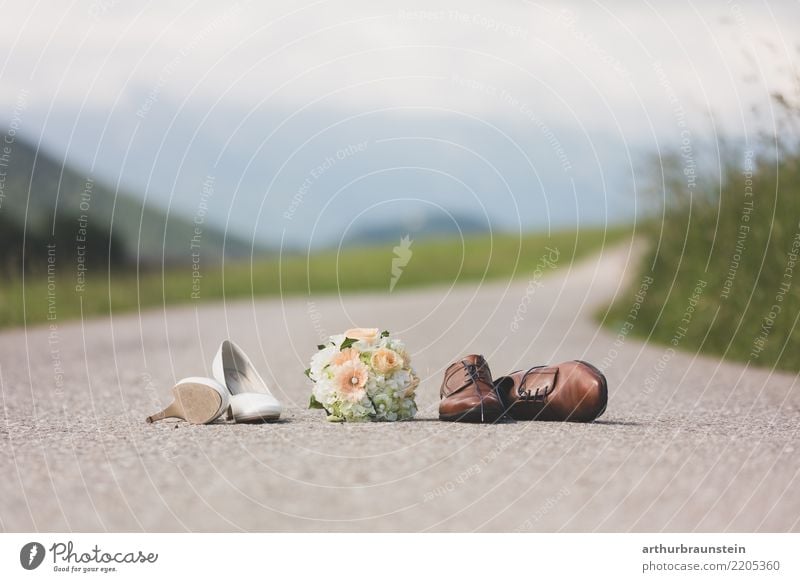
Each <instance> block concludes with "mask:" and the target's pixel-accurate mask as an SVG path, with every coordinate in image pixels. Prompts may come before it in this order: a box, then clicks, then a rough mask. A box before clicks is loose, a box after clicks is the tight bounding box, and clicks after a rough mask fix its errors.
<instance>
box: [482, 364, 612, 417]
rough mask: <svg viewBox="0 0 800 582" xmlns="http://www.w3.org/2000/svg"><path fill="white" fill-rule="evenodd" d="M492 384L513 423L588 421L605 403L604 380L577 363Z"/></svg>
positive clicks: (518, 374)
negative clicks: (528, 421)
mask: <svg viewBox="0 0 800 582" xmlns="http://www.w3.org/2000/svg"><path fill="white" fill-rule="evenodd" d="M494 385H495V388H496V389H497V392H498V394H500V397H501V398H502V399H503V404H504V405H505V407H506V413H507V414H508V415H509V416H510V417H511V418H514V419H516V420H561V421H564V420H568V421H572V422H590V421H592V420H594V419H595V418H597V417H598V416H600V415H601V414H603V413H604V412H605V410H606V404H607V403H608V383H607V382H606V377H605V376H604V375H603V373H602V372H601V371H600V370H598V369H597V368H595V367H594V366H592V365H591V364H588V363H586V362H582V361H579V360H573V361H571V362H564V363H563V364H558V365H556V366H536V367H534V368H531V369H530V370H521V371H519V372H514V373H512V374H510V375H508V376H503V377H501V378H498V379H497V380H496V381H495V383H494Z"/></svg>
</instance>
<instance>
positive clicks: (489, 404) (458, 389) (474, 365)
mask: <svg viewBox="0 0 800 582" xmlns="http://www.w3.org/2000/svg"><path fill="white" fill-rule="evenodd" d="M439 395H440V397H441V399H442V401H441V402H440V403H439V420H448V421H458V422H494V421H495V420H497V419H498V418H500V417H501V416H503V403H502V402H501V401H500V398H499V397H498V395H497V392H496V391H495V389H494V386H493V384H492V372H491V370H489V365H488V364H487V363H486V360H485V359H484V357H483V356H478V355H470V356H466V357H465V358H464V359H462V360H460V361H458V362H454V363H453V364H450V366H449V367H448V368H447V370H445V373H444V381H443V382H442V387H441V390H440V391H439Z"/></svg>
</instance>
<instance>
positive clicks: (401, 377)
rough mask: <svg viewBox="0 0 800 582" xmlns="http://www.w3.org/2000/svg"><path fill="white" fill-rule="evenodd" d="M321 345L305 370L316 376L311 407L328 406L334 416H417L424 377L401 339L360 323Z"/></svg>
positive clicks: (330, 417) (330, 416)
mask: <svg viewBox="0 0 800 582" xmlns="http://www.w3.org/2000/svg"><path fill="white" fill-rule="evenodd" d="M317 348H318V350H319V351H317V353H316V354H314V356H313V357H312V358H311V367H310V368H309V369H308V370H306V375H307V376H308V377H309V378H310V379H311V380H312V381H313V382H314V388H313V389H312V391H311V402H310V404H309V408H321V409H324V410H325V412H327V413H328V420H330V421H333V422H343V421H351V422H352V421H355V422H358V421H370V420H376V421H380V420H388V421H394V420H408V419H410V418H414V415H415V414H416V413H417V405H416V403H415V402H414V391H415V390H416V389H417V385H418V384H419V378H418V377H417V376H416V374H414V370H412V369H411V359H410V357H409V355H408V352H406V349H405V344H403V342H402V341H400V340H398V339H394V338H392V337H390V334H389V332H388V331H384V332H382V333H380V332H379V331H378V330H377V329H370V328H355V329H348V330H347V331H346V332H344V333H343V334H340V335H332V336H331V337H330V339H329V340H328V342H327V343H325V344H322V345H319V346H317Z"/></svg>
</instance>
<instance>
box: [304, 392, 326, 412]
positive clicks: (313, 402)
mask: <svg viewBox="0 0 800 582" xmlns="http://www.w3.org/2000/svg"><path fill="white" fill-rule="evenodd" d="M308 407H309V408H311V409H313V410H325V407H324V406H322V403H321V402H320V401H319V400H317V399H316V398H314V395H313V394H312V395H311V398H310V399H309V401H308Z"/></svg>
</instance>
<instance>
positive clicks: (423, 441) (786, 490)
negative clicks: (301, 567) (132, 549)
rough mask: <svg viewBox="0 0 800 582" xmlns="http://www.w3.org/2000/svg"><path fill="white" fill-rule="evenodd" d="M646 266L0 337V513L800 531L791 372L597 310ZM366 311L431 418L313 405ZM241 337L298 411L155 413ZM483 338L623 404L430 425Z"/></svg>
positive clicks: (266, 525)
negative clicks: (191, 419) (604, 386)
mask: <svg viewBox="0 0 800 582" xmlns="http://www.w3.org/2000/svg"><path fill="white" fill-rule="evenodd" d="M630 259H631V257H630V249H629V248H627V247H626V248H616V249H611V250H606V251H605V252H604V253H603V254H602V255H601V256H600V257H599V258H595V259H592V260H589V261H587V262H584V263H581V264H577V265H571V266H568V265H564V266H563V267H561V268H560V269H559V270H557V271H555V273H554V274H552V275H550V276H541V275H543V273H541V272H539V273H537V272H536V270H535V269H536V267H535V265H530V266H527V268H528V271H529V272H530V277H529V278H526V277H525V276H523V277H522V278H519V279H515V280H514V281H513V282H508V281H504V282H491V283H487V284H482V285H475V286H459V287H455V288H452V289H451V288H446V287H444V288H442V287H437V288H429V289H422V290H416V291H412V292H405V293H401V292H395V293H391V294H390V293H388V291H387V292H386V293H381V294H368V295H349V296H343V297H338V296H327V297H314V298H313V299H312V300H309V299H308V298H304V297H294V298H289V299H286V300H280V299H277V300H275V299H269V300H259V301H256V302H252V301H242V302H235V303H234V302H228V303H214V304H195V305H190V306H185V307H177V308H170V309H168V310H166V311H163V310H162V311H159V310H156V311H148V312H143V313H142V314H132V315H131V314H126V315H121V316H115V317H113V318H110V319H101V320H91V321H86V322H80V321H78V322H70V323H63V324H62V323H57V326H56V327H55V328H54V329H49V328H48V327H47V326H45V327H42V326H39V327H36V328H30V329H28V330H27V331H25V330H12V331H6V332H3V333H2V334H0V354H2V357H0V389H1V395H2V404H3V414H4V416H3V419H2V421H0V442H1V443H2V447H0V474H2V476H3V478H2V479H1V480H0V530H3V531H27V530H40V531H59V532H60V531H105V530H109V531H184V530H190V531H238V530H248V531H249V530H259V531H275V530H278V531H420V530H426V531H442V530H443V531H474V530H479V531H714V532H717V531H797V530H799V529H800V526H798V520H799V519H800V517H799V516H800V495H798V494H797V489H798V487H797V485H798V468H800V450H798V449H800V447H799V446H798V444H797V437H798V427H800V390H798V388H797V386H796V385H795V383H796V377H795V376H793V375H790V374H778V373H771V372H770V371H769V370H764V369H752V368H751V369H747V368H745V367H744V366H741V365H738V364H733V363H721V362H719V361H718V360H716V359H713V358H707V357H699V356H698V357H696V356H695V355H694V354H691V353H683V352H679V351H677V352H674V353H673V352H671V351H669V350H668V349H667V348H666V347H664V346H660V345H655V344H646V343H643V342H641V341H638V340H634V339H633V338H632V337H631V336H630V335H629V334H628V335H626V333H625V331H626V329H627V328H623V327H622V326H621V323H622V322H620V325H617V326H616V327H612V328H610V329H609V328H604V327H601V326H600V325H599V324H598V323H596V321H595V320H594V319H593V317H592V315H593V313H594V312H595V311H596V310H597V309H598V307H599V306H602V305H604V304H606V303H607V302H609V301H610V300H611V299H612V298H613V297H614V296H615V295H617V294H620V293H622V290H623V285H624V280H625V278H626V277H629V276H630V275H629V273H628V270H629V269H630V265H631V264H632V261H631V260H630ZM523 272H526V271H525V270H524V269H523ZM387 273H388V267H387ZM635 284H636V285H637V286H638V285H639V282H638V281H636V282H635ZM387 288H388V275H387ZM689 299H690V298H687V302H688V301H689ZM43 300H45V299H44V298H43ZM622 300H623V301H627V302H630V303H631V308H632V310H633V311H632V313H633V314H635V300H634V298H633V297H631V296H624V297H622ZM687 304H688V303H687ZM629 321H630V322H631V323H633V324H634V325H635V320H634V319H632V318H631V319H630V320H629ZM353 325H359V326H375V327H381V328H387V329H390V330H392V331H393V332H394V333H396V334H399V335H400V336H401V337H403V338H404V339H405V340H406V341H407V343H408V345H409V347H410V349H411V352H412V355H413V364H414V367H415V368H416V369H417V371H418V372H419V373H420V375H421V376H422V377H423V383H422V385H421V386H420V389H419V396H418V403H419V405H420V413H419V416H418V419H417V420H415V421H412V422H406V423H397V424H388V423H386V424H384V423H380V424H379V423H373V424H351V425H341V424H331V423H328V422H326V421H325V420H324V418H323V414H322V413H321V412H319V411H310V410H307V409H306V408H305V406H306V404H307V402H308V395H309V385H308V383H307V380H306V379H305V377H304V376H303V369H304V368H305V367H306V364H307V361H308V358H309V356H310V355H311V354H312V353H313V352H314V351H315V345H316V344H318V343H319V340H320V337H322V336H324V335H325V334H328V333H334V332H339V331H343V330H344V329H346V328H348V327H351V326H353ZM617 330H621V334H619V335H618V334H617ZM225 337H230V338H232V339H234V340H235V341H236V342H238V343H239V344H240V345H241V346H242V347H244V348H245V349H246V350H247V351H248V353H249V355H250V357H251V359H253V361H254V363H255V364H256V366H257V367H258V368H259V370H260V371H261V373H262V375H264V376H265V378H266V379H267V380H268V382H269V383H270V384H271V385H272V387H273V391H274V392H275V394H276V395H277V396H278V398H279V399H280V400H282V402H283V403H284V404H285V413H284V417H283V421H281V422H279V423H276V424H269V425H234V424H227V423H221V424H216V425H208V426H190V425H187V424H186V423H178V422H161V423H157V424H154V425H148V424H146V423H145V422H144V419H145V417H146V416H147V415H148V414H151V413H153V412H155V411H156V410H158V409H159V408H160V407H162V406H163V405H165V404H167V403H168V401H169V388H170V386H171V385H172V384H173V382H174V381H175V380H176V379H178V378H181V377H184V376H192V375H209V374H210V369H211V360H212V358H213V356H214V353H215V351H216V348H217V346H218V344H219V342H220V341H221V340H222V339H223V338H225ZM473 352H480V353H483V354H485V355H486V357H487V358H488V360H489V362H490V364H491V367H492V370H493V372H494V373H495V375H500V374H501V373H502V372H504V371H511V370H513V369H518V368H522V367H525V366H532V365H536V364H544V363H555V362H559V361H563V360H568V359H573V358H578V359H585V360H589V361H591V362H594V363H595V364H596V365H598V366H600V367H601V368H603V369H604V370H605V372H606V374H607V377H608V380H609V390H610V401H609V406H608V410H607V412H606V414H605V415H604V416H603V417H602V418H601V419H600V420H598V421H597V422H594V423H591V424H567V423H543V422H507V423H501V424H497V425H483V426H481V425H461V424H449V423H444V422H440V421H438V420H436V418H437V404H438V386H439V382H440V380H441V376H442V372H443V370H444V368H445V367H446V366H447V365H448V364H449V363H450V362H452V361H453V360H455V359H457V358H458V357H459V356H461V355H464V354H468V353H473Z"/></svg>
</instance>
